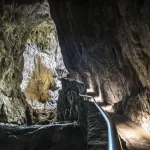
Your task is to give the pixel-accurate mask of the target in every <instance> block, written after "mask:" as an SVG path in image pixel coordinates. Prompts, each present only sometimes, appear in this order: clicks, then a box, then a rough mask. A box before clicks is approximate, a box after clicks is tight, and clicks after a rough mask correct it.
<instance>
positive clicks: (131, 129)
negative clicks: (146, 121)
mask: <svg viewBox="0 0 150 150" xmlns="http://www.w3.org/2000/svg"><path fill="white" fill-rule="evenodd" d="M110 116H111V117H112V119H113V120H114V122H115V124H116V126H117V130H118V132H119V135H120V136H121V138H122V139H123V140H124V141H126V144H127V147H128V149H129V150H150V133H148V132H146V131H145V130H143V129H142V128H141V127H140V126H138V125H137V124H135V123H134V122H132V121H130V120H129V119H126V118H125V117H124V116H123V115H118V114H114V113H111V114H110Z"/></svg>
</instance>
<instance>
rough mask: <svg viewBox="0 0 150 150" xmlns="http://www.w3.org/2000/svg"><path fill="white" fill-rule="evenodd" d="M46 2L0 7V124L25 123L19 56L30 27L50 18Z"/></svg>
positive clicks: (21, 53) (25, 104) (21, 63)
mask: <svg viewBox="0 0 150 150" xmlns="http://www.w3.org/2000/svg"><path fill="white" fill-rule="evenodd" d="M49 11H50V10H49V5H48V3H47V2H46V1H44V2H43V3H35V5H25V4H24V5H17V4H10V5H2V6H1V11H0V22H1V24H0V67H1V70H0V116H1V117H0V122H8V123H17V124H23V123H26V122H27V118H26V109H27V103H26V101H25V95H24V93H22V92H21V88H20V84H21V82H22V71H23V64H24V59H23V52H24V49H25V44H26V42H27V39H28V36H29V33H30V31H31V29H32V28H33V26H35V25H38V24H40V23H41V22H43V21H45V20H47V19H48V18H49V17H50V14H49Z"/></svg>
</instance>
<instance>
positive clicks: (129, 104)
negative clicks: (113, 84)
mask: <svg viewBox="0 0 150 150" xmlns="http://www.w3.org/2000/svg"><path fill="white" fill-rule="evenodd" d="M149 95H150V94H149V90H145V91H143V92H141V93H139V94H138V95H136V96H133V97H131V98H129V99H126V100H124V101H121V102H119V103H116V104H115V105H114V109H115V112H116V113H118V114H123V115H125V116H126V117H128V118H129V119H131V120H132V121H134V122H135V123H137V124H139V125H140V126H141V127H142V128H143V129H145V130H146V131H148V132H150V101H149Z"/></svg>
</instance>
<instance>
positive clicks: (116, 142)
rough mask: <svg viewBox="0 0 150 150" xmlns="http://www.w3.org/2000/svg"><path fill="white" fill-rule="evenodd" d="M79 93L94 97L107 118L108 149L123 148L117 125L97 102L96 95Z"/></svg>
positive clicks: (118, 149) (121, 149)
mask: <svg viewBox="0 0 150 150" xmlns="http://www.w3.org/2000/svg"><path fill="white" fill-rule="evenodd" d="M79 95H80V96H81V97H88V98H92V99H93V100H94V104H95V106H96V107H97V109H98V110H99V111H100V113H101V114H102V116H103V118H104V119H105V121H106V124H107V128H108V150H123V148H122V144H121V142H120V138H119V136H118V132H117V129H116V126H115V124H114V123H113V121H112V120H111V118H110V117H109V115H108V114H107V113H106V112H105V111H104V110H103V109H102V108H101V107H100V106H99V105H98V104H97V102H96V100H95V99H94V97H92V96H89V95H82V94H79Z"/></svg>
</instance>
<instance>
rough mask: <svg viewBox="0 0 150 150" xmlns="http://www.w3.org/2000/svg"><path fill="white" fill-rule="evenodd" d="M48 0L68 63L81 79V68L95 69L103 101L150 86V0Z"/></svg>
mask: <svg viewBox="0 0 150 150" xmlns="http://www.w3.org/2000/svg"><path fill="white" fill-rule="evenodd" d="M49 3H50V6H51V15H52V18H53V19H54V22H55V23H56V28H57V31H58V36H59V41H60V46H61V48H62V54H63V57H64V61H65V65H66V66H67V69H68V70H69V71H70V72H72V70H73V71H74V70H75V71H76V72H78V73H79V74H80V77H81V78H82V80H83V81H86V80H85V78H86V76H83V74H84V73H83V72H89V73H90V74H92V75H93V77H92V79H93V83H98V84H97V85H95V87H96V86H98V87H99V89H100V90H101V93H102V99H103V101H104V102H108V103H116V102H118V101H123V100H126V99H129V98H130V97H133V96H136V95H137V94H138V93H141V92H142V91H143V90H144V89H149V81H150V77H149V59H150V58H149V33H150V32H149V29H150V24H149V20H150V17H149V13H150V12H149V7H150V1H149V0H143V1H142V0H133V1H130V0H119V1H117V0H80V1H79V0H76V1H75V0H64V1H63V2H62V1H61V0H49ZM70 58H72V59H70ZM148 98H149V97H148ZM142 100H143V101H144V98H143V97H142V98H141V101H142ZM135 101H136V100H135ZM141 105H142V104H141ZM146 105H147V107H148V106H149V104H148V103H146ZM142 106H143V105H142ZM134 113H135V112H134ZM134 113H133V114H134ZM141 113H142V111H141ZM126 115H127V116H128V117H129V116H131V115H130V114H126ZM130 118H131V119H132V117H130ZM132 120H134V121H135V119H132ZM142 124H144V122H143V121H142V122H141V125H142Z"/></svg>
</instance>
